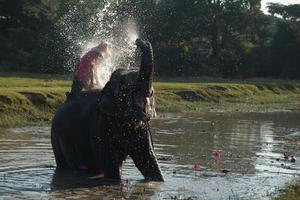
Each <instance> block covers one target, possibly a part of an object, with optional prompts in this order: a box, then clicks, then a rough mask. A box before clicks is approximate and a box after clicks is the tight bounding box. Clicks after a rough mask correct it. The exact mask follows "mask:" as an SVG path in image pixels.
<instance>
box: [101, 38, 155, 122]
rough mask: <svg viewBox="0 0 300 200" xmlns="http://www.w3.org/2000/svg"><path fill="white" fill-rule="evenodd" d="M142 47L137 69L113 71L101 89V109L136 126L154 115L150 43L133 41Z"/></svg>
mask: <svg viewBox="0 0 300 200" xmlns="http://www.w3.org/2000/svg"><path fill="white" fill-rule="evenodd" d="M136 45H137V46H138V48H140V50H141V64H140V67H139V69H136V68H134V69H131V70H125V69H118V70H116V71H115V72H114V73H113V74H112V75H111V78H110V80H109V82H108V83H107V84H106V86H105V87H104V89H103V92H102V94H103V95H102V97H101V103H100V109H101V110H102V111H103V112H104V113H106V114H108V115H114V116H118V117H121V118H123V119H126V121H127V122H131V123H133V124H135V125H136V126H138V125H142V124H144V122H145V121H149V120H150V118H151V117H155V115H156V111H155V98H154V89H153V86H152V83H153V71H154V64H153V50H152V46H151V44H150V43H149V42H146V41H143V40H141V39H137V40H136Z"/></svg>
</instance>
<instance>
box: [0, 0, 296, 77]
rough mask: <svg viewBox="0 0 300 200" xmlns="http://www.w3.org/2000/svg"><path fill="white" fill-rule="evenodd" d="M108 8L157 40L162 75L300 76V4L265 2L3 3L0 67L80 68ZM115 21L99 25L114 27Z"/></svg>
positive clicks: (131, 0) (107, 0)
mask: <svg viewBox="0 0 300 200" xmlns="http://www.w3.org/2000/svg"><path fill="white" fill-rule="evenodd" d="M108 3H110V4H115V5H116V6H111V7H109V9H111V10H109V12H112V13H117V14H115V15H114V17H115V18H118V19H121V20H120V26H122V19H124V20H125V19H127V18H129V17H130V18H134V19H136V22H137V24H138V27H139V29H140V32H141V36H142V37H144V38H148V39H149V40H150V41H152V43H153V46H154V48H155V53H156V55H155V56H156V66H157V67H156V70H157V73H158V74H160V75H163V76H215V77H226V78H227V77H235V78H242V77H254V76H263V77H266V76H272V77H284V78H299V77H300V70H299V58H300V56H298V54H299V52H300V51H299V50H300V49H299V47H300V24H299V23H300V4H294V5H281V4H275V3H271V4H269V5H268V9H269V13H270V14H271V15H266V14H264V13H263V12H262V11H261V10H260V6H261V1H260V0H119V1H114V0H95V1H91V0H80V1H75V0H1V1H0V13H1V14H0V30H1V32H0V52H1V54H0V67H1V69H2V70H6V69H8V70H23V71H36V72H51V73H60V72H63V71H65V70H66V68H65V67H63V65H65V63H68V65H70V66H73V67H76V65H77V62H78V55H79V49H78V46H77V45H76V44H78V41H85V40H86V38H93V37H95V33H96V32H97V31H96V29H97V28H99V27H98V26H95V25H92V26H89V25H88V24H90V22H91V20H94V18H95V13H98V14H100V15H101V13H99V10H100V11H102V10H104V7H105V6H107V5H108ZM103 12H104V11H103ZM112 20H114V18H110V17H109V15H108V16H106V18H105V19H104V20H102V24H99V26H100V27H102V28H103V29H109V27H110V24H111V23H112ZM66 22H67V23H68V24H69V27H72V29H67V28H66V26H65V23H66ZM63 28H65V30H64V31H65V32H66V33H68V35H67V36H66V35H62V34H61V32H60V31H58V30H61V29H63ZM94 29H95V30H94ZM109 34H122V33H118V31H111V32H109ZM120 38H122V37H120ZM68 70H69V69H68Z"/></svg>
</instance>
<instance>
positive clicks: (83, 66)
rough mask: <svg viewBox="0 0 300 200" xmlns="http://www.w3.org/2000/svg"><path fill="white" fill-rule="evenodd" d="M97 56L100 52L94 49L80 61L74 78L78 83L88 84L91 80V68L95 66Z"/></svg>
mask: <svg viewBox="0 0 300 200" xmlns="http://www.w3.org/2000/svg"><path fill="white" fill-rule="evenodd" d="M99 55H100V52H99V50H98V47H94V48H92V49H91V50H90V51H89V52H87V53H86V54H85V55H84V56H83V57H82V58H81V59H80V64H79V67H78V68H77V70H76V72H75V76H76V77H77V78H78V79H79V80H80V81H83V82H88V81H89V80H91V78H92V77H91V75H92V72H91V71H92V68H93V66H94V65H95V64H96V61H97V59H98V56H99Z"/></svg>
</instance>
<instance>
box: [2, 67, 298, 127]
mask: <svg viewBox="0 0 300 200" xmlns="http://www.w3.org/2000/svg"><path fill="white" fill-rule="evenodd" d="M168 81H169V82H155V83H154V88H155V93H156V97H157V110H158V112H209V111H218V112H219V111H226V112H268V111H274V110H300V83H299V82H291V81H290V82H288V81H274V80H273V81H269V82H266V81H264V82H263V81H258V80H254V81H253V80H252V81H243V82H240V81H235V82H228V81H226V82H221V81H217V82H213V81H212V80H211V81H209V82H188V83H187V82H172V81H170V80H168ZM70 86H71V80H70V79H68V78H67V77H66V76H57V75H45V74H30V73H0V128H7V127H12V126H22V125H28V124H30V123H35V124H36V123H42V124H43V123H44V124H49V123H50V121H51V119H52V116H53V114H54V112H55V110H56V108H57V107H58V106H59V105H60V104H61V103H63V101H64V100H65V93H66V92H67V91H69V90H70Z"/></svg>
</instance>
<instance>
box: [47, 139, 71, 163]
mask: <svg viewBox="0 0 300 200" xmlns="http://www.w3.org/2000/svg"><path fill="white" fill-rule="evenodd" d="M51 144H52V149H53V153H54V156H55V161H56V165H57V167H58V168H67V167H68V164H67V162H66V159H65V157H64V154H63V152H62V150H61V147H60V144H59V141H58V139H57V138H56V137H55V136H54V135H53V134H51Z"/></svg>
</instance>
